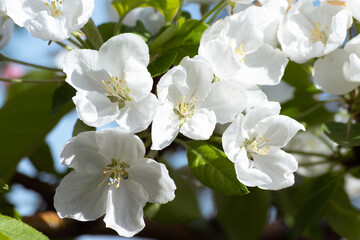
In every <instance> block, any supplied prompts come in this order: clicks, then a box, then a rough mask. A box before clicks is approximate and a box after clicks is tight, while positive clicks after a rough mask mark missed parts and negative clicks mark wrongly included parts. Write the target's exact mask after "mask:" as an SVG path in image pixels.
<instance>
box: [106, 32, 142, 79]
mask: <svg viewBox="0 0 360 240" xmlns="http://www.w3.org/2000/svg"><path fill="white" fill-rule="evenodd" d="M129 57H133V58H134V59H135V60H136V61H137V62H139V63H140V64H142V65H144V66H147V65H148V64H149V49H148V46H147V45H146V43H145V42H144V40H142V38H141V37H140V36H138V35H136V34H133V33H124V34H120V35H117V36H114V37H112V38H110V39H109V40H107V41H106V42H105V43H104V44H103V45H102V46H101V47H100V50H99V64H100V66H101V67H102V68H103V69H105V70H107V71H108V72H110V73H111V74H112V75H113V76H117V77H119V78H121V79H122V78H123V71H124V69H125V64H126V62H127V60H128V59H129Z"/></svg>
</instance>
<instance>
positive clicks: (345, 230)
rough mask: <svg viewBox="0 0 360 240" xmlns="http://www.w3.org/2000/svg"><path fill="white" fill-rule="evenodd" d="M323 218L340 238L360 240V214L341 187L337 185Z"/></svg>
mask: <svg viewBox="0 0 360 240" xmlns="http://www.w3.org/2000/svg"><path fill="white" fill-rule="evenodd" d="M325 217H326V219H327V221H328V222H329V224H330V226H331V227H332V228H333V229H334V231H335V232H337V233H338V234H339V235H340V236H342V237H344V238H346V239H348V240H358V239H360V228H359V227H357V226H360V212H359V210H357V209H355V208H354V207H353V206H352V205H351V203H350V200H349V197H348V196H347V194H346V192H345V191H344V189H343V187H342V186H340V185H339V187H338V188H337V190H336V192H335V193H334V194H333V196H332V198H331V199H330V201H329V204H328V206H327V208H326V213H325Z"/></svg>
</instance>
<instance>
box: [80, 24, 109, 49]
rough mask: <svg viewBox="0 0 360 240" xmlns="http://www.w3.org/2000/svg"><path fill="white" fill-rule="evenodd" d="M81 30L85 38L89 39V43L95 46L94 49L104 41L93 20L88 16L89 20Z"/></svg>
mask: <svg viewBox="0 0 360 240" xmlns="http://www.w3.org/2000/svg"><path fill="white" fill-rule="evenodd" d="M82 31H83V32H84V33H85V35H86V39H87V40H89V42H90V43H91V45H92V46H93V47H95V49H96V50H99V48H100V47H101V45H102V44H103V43H104V40H103V39H102V36H101V34H100V32H99V30H98V28H97V27H96V25H95V23H94V21H93V20H92V19H91V18H90V19H89V21H88V22H87V23H86V24H85V26H84V27H83V28H82Z"/></svg>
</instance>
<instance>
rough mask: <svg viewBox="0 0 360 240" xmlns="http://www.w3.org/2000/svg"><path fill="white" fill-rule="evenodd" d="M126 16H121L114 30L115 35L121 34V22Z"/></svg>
mask: <svg viewBox="0 0 360 240" xmlns="http://www.w3.org/2000/svg"><path fill="white" fill-rule="evenodd" d="M123 19H124V18H122V17H119V21H118V22H117V23H116V26H115V30H114V36H116V35H119V34H120V31H121V24H122V21H123Z"/></svg>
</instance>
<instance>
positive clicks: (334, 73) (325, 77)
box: [313, 49, 358, 94]
mask: <svg viewBox="0 0 360 240" xmlns="http://www.w3.org/2000/svg"><path fill="white" fill-rule="evenodd" d="M345 62H349V53H347V52H346V51H344V50H343V49H337V50H336V51H334V52H332V53H330V54H328V55H326V56H325V57H324V58H319V59H318V60H316V62H315V64H314V70H313V77H314V81H315V84H316V87H317V88H319V89H321V90H323V91H324V92H327V93H330V94H345V93H348V92H350V91H351V90H353V89H355V88H356V87H357V86H358V83H352V82H349V81H347V80H346V78H345V76H344V73H343V67H344V63H345Z"/></svg>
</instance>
